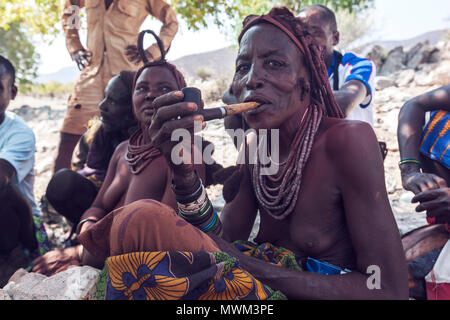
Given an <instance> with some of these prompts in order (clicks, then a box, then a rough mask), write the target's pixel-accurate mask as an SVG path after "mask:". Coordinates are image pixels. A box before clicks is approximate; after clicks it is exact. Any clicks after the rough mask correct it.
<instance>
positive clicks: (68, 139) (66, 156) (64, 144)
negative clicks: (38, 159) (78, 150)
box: [53, 132, 81, 174]
mask: <svg viewBox="0 0 450 320" xmlns="http://www.w3.org/2000/svg"><path fill="white" fill-rule="evenodd" d="M80 138H81V135H77V134H70V133H65V132H61V133H60V140H59V147H58V154H57V156H56V159H55V163H54V165H53V174H54V173H55V172H57V171H58V170H60V169H63V168H69V169H70V161H71V159H72V153H73V150H74V149H75V146H76V145H77V143H78V141H79V140H80Z"/></svg>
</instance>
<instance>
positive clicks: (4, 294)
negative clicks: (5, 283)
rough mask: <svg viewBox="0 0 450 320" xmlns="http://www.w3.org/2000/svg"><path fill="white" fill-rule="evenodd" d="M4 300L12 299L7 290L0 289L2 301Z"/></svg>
mask: <svg viewBox="0 0 450 320" xmlns="http://www.w3.org/2000/svg"><path fill="white" fill-rule="evenodd" d="M2 300H11V297H10V296H9V294H8V293H7V292H6V291H5V290H3V289H0V301H2Z"/></svg>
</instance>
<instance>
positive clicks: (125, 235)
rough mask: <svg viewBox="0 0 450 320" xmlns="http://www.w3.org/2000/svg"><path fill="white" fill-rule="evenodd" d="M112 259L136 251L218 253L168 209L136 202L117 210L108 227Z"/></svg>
mask: <svg viewBox="0 0 450 320" xmlns="http://www.w3.org/2000/svg"><path fill="white" fill-rule="evenodd" d="M110 241H111V245H110V249H111V254H112V255H117V254H123V253H129V252H136V251H170V250H177V251H209V252H211V251H218V248H217V246H216V245H215V243H214V241H213V240H212V239H211V238H209V237H208V236H207V235H206V234H205V233H203V232H201V231H200V230H198V229H197V228H195V227H194V226H192V225H190V224H189V223H187V222H186V221H185V220H184V219H182V218H180V217H179V216H178V215H177V213H176V212H175V211H174V210H173V209H172V208H171V207H169V206H167V205H165V204H163V203H160V202H158V201H155V200H150V199H147V200H139V201H137V202H134V203H132V204H130V205H128V206H126V207H123V208H122V209H121V212H120V213H119V214H118V215H117V216H116V217H114V223H113V225H112V227H111V234H110Z"/></svg>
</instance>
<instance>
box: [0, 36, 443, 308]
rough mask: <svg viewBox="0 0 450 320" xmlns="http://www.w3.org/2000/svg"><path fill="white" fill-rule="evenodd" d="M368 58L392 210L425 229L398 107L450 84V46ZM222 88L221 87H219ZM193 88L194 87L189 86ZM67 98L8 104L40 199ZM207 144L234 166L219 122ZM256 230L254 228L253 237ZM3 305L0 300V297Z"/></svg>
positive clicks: (51, 222)
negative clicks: (402, 167)
mask: <svg viewBox="0 0 450 320" xmlns="http://www.w3.org/2000/svg"><path fill="white" fill-rule="evenodd" d="M370 55H371V57H372V58H373V60H374V61H376V63H377V69H378V70H381V72H380V73H381V76H379V77H377V78H376V94H375V96H374V100H373V102H374V112H375V125H374V127H375V133H376V135H377V137H378V139H379V140H380V141H385V142H386V144H387V147H388V150H389V152H388V155H387V158H386V160H385V163H384V165H385V178H386V186H387V190H388V194H389V199H390V203H391V207H392V210H393V213H394V217H395V219H396V221H397V224H398V228H399V231H400V233H401V234H404V233H405V232H407V231H409V230H412V229H414V228H416V227H418V226H421V225H424V224H425V223H426V220H425V216H424V214H422V213H416V212H415V211H414V208H415V205H413V204H411V203H410V201H411V198H412V193H411V192H407V191H404V190H403V189H402V185H401V179H400V171H399V169H398V165H397V163H398V161H399V152H398V143H397V136H396V134H397V120H398V119H397V117H398V113H399V110H400V108H401V106H402V105H403V104H404V103H405V102H406V101H407V100H408V99H410V98H412V97H414V96H417V95H419V94H422V93H424V92H427V91H430V90H432V89H434V88H437V87H440V86H442V85H444V84H446V83H449V82H450V81H449V80H450V78H449V75H450V42H440V43H439V44H437V45H436V46H433V47H431V46H428V45H427V44H421V45H418V46H416V47H414V48H411V49H409V50H408V51H405V50H404V49H403V48H401V47H400V48H396V49H394V50H392V51H391V52H389V53H388V54H387V55H383V51H382V50H380V49H379V48H375V49H374V50H373V51H372V52H371V54H370ZM219 82H220V87H218V83H219ZM224 83H226V81H224V80H223V79H222V80H220V81H217V80H210V81H209V82H204V83H195V86H198V87H200V88H201V89H202V91H203V92H204V97H205V96H207V97H210V99H209V100H207V101H206V104H207V106H208V107H215V106H218V105H220V100H218V97H220V95H219V94H217V92H219V91H221V90H222V89H223V88H222V86H223V84H224ZM191 85H192V84H191ZM66 99H67V98H66V97H53V98H50V97H31V96H23V95H19V96H18V97H17V98H16V100H14V101H12V103H11V105H10V107H9V110H10V111H13V112H16V113H18V114H20V115H21V116H22V117H23V118H24V119H25V120H26V121H27V123H28V124H29V125H30V126H31V128H32V129H33V130H34V132H35V135H36V149H37V151H36V167H35V170H36V181H35V196H36V199H38V200H39V199H41V197H42V196H43V195H44V193H45V189H46V186H47V183H48V181H49V179H50V178H51V166H52V162H53V159H54V157H55V155H56V148H57V143H58V136H59V134H58V132H59V128H60V127H61V124H62V120H63V117H64V112H65V105H66ZM204 136H205V138H206V139H207V140H209V141H211V142H213V143H214V145H215V149H216V151H215V153H214V158H215V160H216V161H217V162H218V163H220V164H222V165H223V166H224V167H227V166H230V165H234V163H235V161H236V156H237V152H236V151H235V148H234V146H233V144H232V141H231V139H230V138H229V136H228V135H227V134H226V132H225V131H224V129H223V121H222V120H216V121H212V122H210V123H208V126H207V128H206V129H205V131H204ZM221 191H222V189H221V186H214V187H211V188H209V190H208V193H209V196H210V198H211V199H212V200H213V201H214V203H215V204H216V206H217V207H218V208H219V209H221V207H223V204H224V201H223V198H222V196H221ZM45 221H46V227H47V231H48V233H49V237H50V240H51V242H52V244H53V245H54V246H55V247H58V246H61V245H62V242H63V240H64V236H65V234H66V232H67V231H68V230H69V226H68V225H67V223H66V222H65V221H64V219H61V218H58V217H56V216H54V215H48V214H47V215H46V220H45ZM257 229H258V222H257V223H256V224H255V228H254V231H253V233H252V236H254V235H255V234H256V232H257ZM0 300H1V297H0Z"/></svg>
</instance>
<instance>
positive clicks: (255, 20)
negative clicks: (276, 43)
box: [238, 14, 305, 54]
mask: <svg viewBox="0 0 450 320" xmlns="http://www.w3.org/2000/svg"><path fill="white" fill-rule="evenodd" d="M248 19H249V21H248V22H247V23H246V24H245V26H244V28H243V29H242V31H241V33H240V35H239V38H238V42H239V43H240V42H241V39H242V37H243V35H244V33H245V32H246V31H247V30H248V29H250V28H251V27H253V26H254V25H256V24H259V23H262V22H268V23H270V24H272V25H274V26H275V27H277V28H278V29H280V30H281V31H283V32H284V33H285V34H286V35H287V36H288V37H289V38H290V39H291V40H292V41H293V42H294V44H295V45H296V46H297V47H298V48H299V50H300V51H301V52H302V53H303V54H304V53H305V48H304V47H303V45H302V43H301V42H300V41H299V40H298V39H297V37H296V36H295V35H294V34H293V33H292V31H290V30H289V29H288V28H286V27H285V26H284V25H283V24H282V23H280V22H279V21H277V20H275V19H274V18H272V17H271V16H269V15H266V14H263V15H261V16H256V15H251V16H248Z"/></svg>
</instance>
